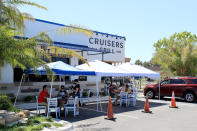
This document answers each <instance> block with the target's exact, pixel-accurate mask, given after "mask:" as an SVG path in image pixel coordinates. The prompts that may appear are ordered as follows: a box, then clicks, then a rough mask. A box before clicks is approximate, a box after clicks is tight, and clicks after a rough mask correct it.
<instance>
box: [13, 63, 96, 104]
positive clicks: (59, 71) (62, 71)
mask: <svg viewBox="0 0 197 131" xmlns="http://www.w3.org/2000/svg"><path fill="white" fill-rule="evenodd" d="M46 66H47V67H48V68H49V69H51V70H52V71H53V72H54V73H55V74H47V72H46V69H45V67H46ZM24 73H26V74H39V75H52V82H51V90H50V97H51V93H52V86H53V77H54V75H59V76H65V75H85V76H86V75H96V74H95V72H94V71H86V70H82V69H77V68H75V67H73V66H71V65H68V64H66V63H64V62H62V61H57V62H52V63H48V64H46V65H43V66H40V67H38V68H36V69H35V70H34V69H26V70H25V71H24ZM23 76H24V74H23V75H22V78H21V82H20V85H19V88H18V93H17V96H18V94H19V91H20V88H21V85H22V82H23ZM17 96H16V99H17ZM15 104H16V100H15V102H14V105H15Z"/></svg>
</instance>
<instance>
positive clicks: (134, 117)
mask: <svg viewBox="0 0 197 131" xmlns="http://www.w3.org/2000/svg"><path fill="white" fill-rule="evenodd" d="M80 108H81V109H86V110H90V111H96V112H97V110H95V109H90V108H84V107H80ZM98 112H102V113H105V114H107V112H105V111H98ZM115 115H116V116H117V115H118V116H124V117H129V118H133V119H139V118H138V117H136V116H131V115H123V114H115Z"/></svg>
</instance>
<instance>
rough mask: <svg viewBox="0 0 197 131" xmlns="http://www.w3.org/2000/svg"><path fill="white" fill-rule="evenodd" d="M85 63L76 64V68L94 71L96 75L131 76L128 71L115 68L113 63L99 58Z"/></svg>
mask: <svg viewBox="0 0 197 131" xmlns="http://www.w3.org/2000/svg"><path fill="white" fill-rule="evenodd" d="M89 65H90V66H88V65H87V64H82V65H78V66H76V68H78V69H82V70H87V71H94V72H96V75H97V76H100V77H101V76H131V74H130V73H128V72H127V71H125V70H123V69H120V68H117V67H115V66H113V65H110V64H107V63H105V62H102V61H99V60H93V61H90V62H89Z"/></svg>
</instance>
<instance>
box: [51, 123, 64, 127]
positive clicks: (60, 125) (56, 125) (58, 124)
mask: <svg viewBox="0 0 197 131" xmlns="http://www.w3.org/2000/svg"><path fill="white" fill-rule="evenodd" d="M53 126H55V127H57V128H58V127H63V126H64V125H63V124H60V123H54V124H53Z"/></svg>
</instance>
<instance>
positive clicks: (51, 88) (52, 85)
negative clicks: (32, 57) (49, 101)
mask: <svg viewBox="0 0 197 131" xmlns="http://www.w3.org/2000/svg"><path fill="white" fill-rule="evenodd" d="M53 76H54V75H52V82H51V90H50V98H51V93H52V88H53Z"/></svg>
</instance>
